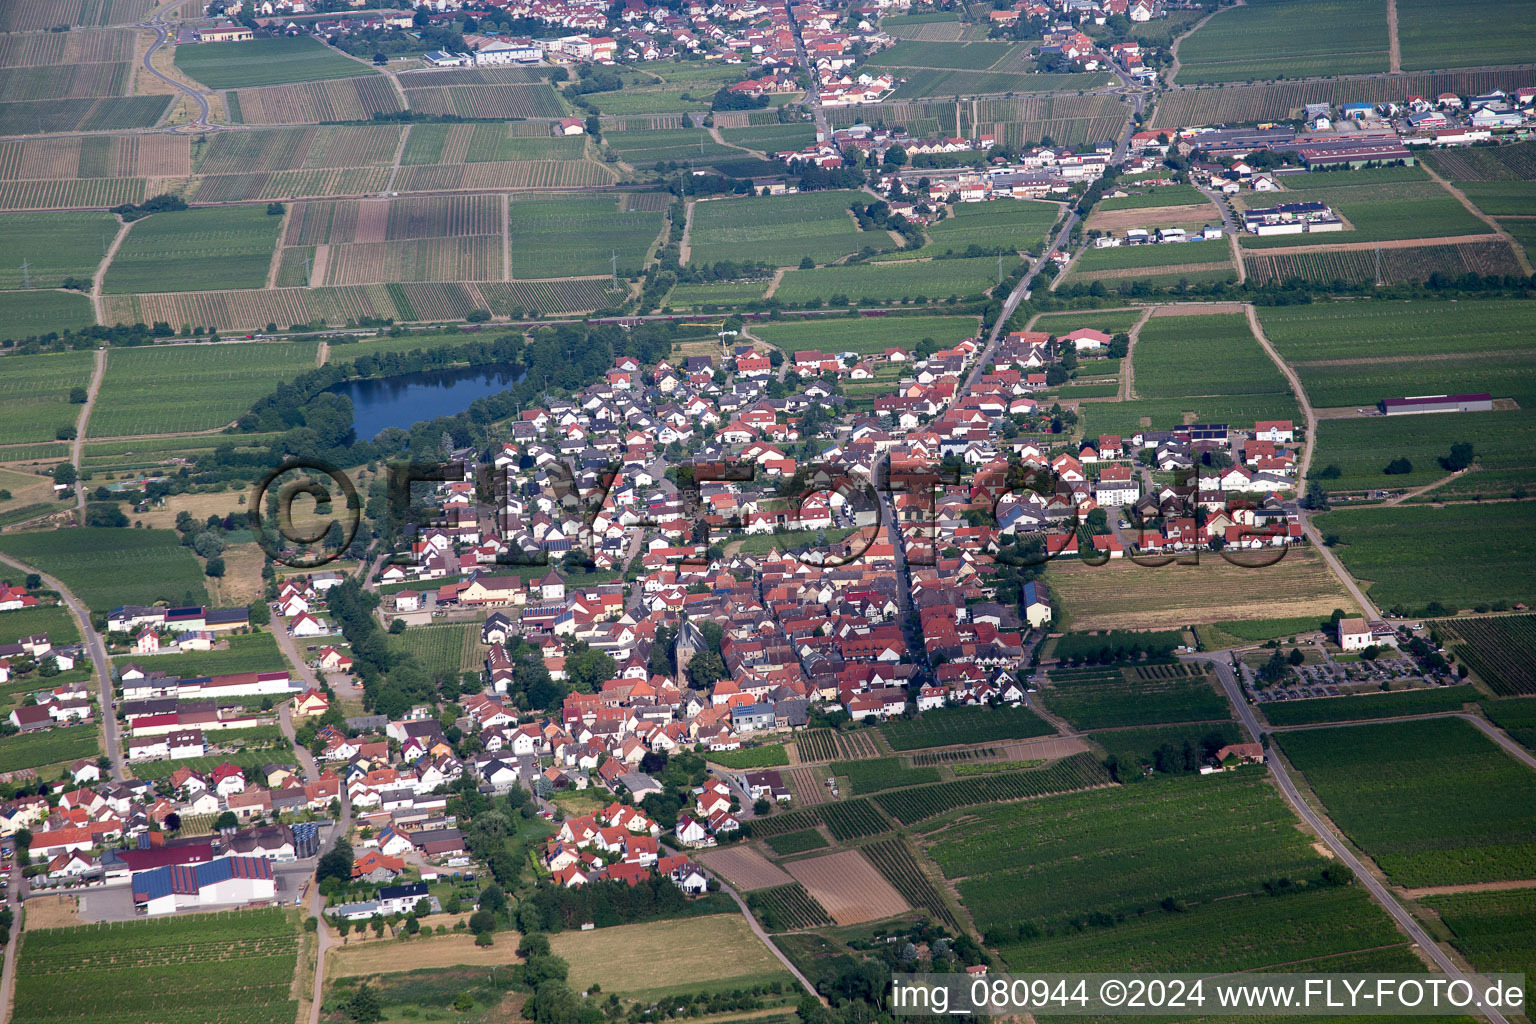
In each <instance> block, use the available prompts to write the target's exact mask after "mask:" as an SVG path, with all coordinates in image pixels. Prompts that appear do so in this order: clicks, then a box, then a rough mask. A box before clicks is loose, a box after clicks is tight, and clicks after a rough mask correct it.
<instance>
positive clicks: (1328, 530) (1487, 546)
mask: <svg viewBox="0 0 1536 1024" xmlns="http://www.w3.org/2000/svg"><path fill="white" fill-rule="evenodd" d="M1313 522H1314V523H1315V524H1316V526H1317V528H1318V530H1319V531H1321V533H1322V534H1323V536H1324V537H1328V536H1330V535H1336V536H1337V537H1338V539H1339V543H1338V545H1337V546H1336V547H1335V549H1334V550H1335V552H1336V553H1337V554H1338V556H1339V557H1340V558H1341V559H1343V561H1344V565H1345V566H1346V567H1347V568H1348V569H1349V571H1350V574H1351V575H1353V576H1354V577H1355V578H1356V579H1357V580H1360V581H1361V582H1362V583H1364V584H1366V585H1367V589H1366V593H1367V594H1369V595H1370V598H1371V601H1372V602H1374V603H1375V604H1376V605H1377V606H1378V607H1380V608H1383V609H1389V608H1411V609H1421V608H1424V607H1425V606H1426V604H1429V603H1431V602H1436V601H1438V602H1439V603H1440V604H1441V605H1442V606H1444V607H1445V608H1447V609H1456V610H1460V609H1467V608H1471V607H1473V606H1475V605H1478V604H1484V603H1488V602H1492V601H1500V600H1502V601H1508V602H1511V603H1513V602H1515V601H1524V602H1526V603H1527V604H1529V603H1532V602H1533V601H1536V587H1533V586H1532V582H1531V579H1530V577H1529V576H1528V575H1527V574H1523V573H1511V572H1509V571H1508V570H1509V566H1511V565H1525V564H1530V560H1531V559H1533V558H1536V540H1533V539H1532V538H1533V536H1536V534H1533V533H1532V527H1533V526H1536V511H1533V509H1532V506H1531V505H1530V504H1529V503H1527V502H1523V501H1522V502H1512V503H1507V504H1494V505H1455V506H1450V507H1447V508H1425V507H1421V506H1404V505H1399V506H1397V507H1395V508H1353V509H1335V510H1334V511H1332V512H1328V513H1326V514H1324V515H1321V516H1318V517H1316V518H1315V519H1314V520H1313ZM1458 537H1466V538H1474V537H1475V538H1487V537H1497V538H1499V541H1498V543H1496V544H1494V543H1484V542H1481V541H1476V542H1474V541H1470V540H1469V542H1467V543H1448V542H1447V540H1448V538H1458ZM1281 564H1282V565H1283V564H1284V563H1281ZM1265 571H1272V570H1265ZM1338 607H1341V608H1342V607H1347V606H1346V605H1342V604H1341V605H1338Z"/></svg>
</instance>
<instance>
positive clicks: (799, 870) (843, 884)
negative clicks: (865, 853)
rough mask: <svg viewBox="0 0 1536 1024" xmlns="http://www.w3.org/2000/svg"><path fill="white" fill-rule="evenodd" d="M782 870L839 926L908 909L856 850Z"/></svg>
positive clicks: (905, 902)
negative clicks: (791, 876) (786, 870)
mask: <svg viewBox="0 0 1536 1024" xmlns="http://www.w3.org/2000/svg"><path fill="white" fill-rule="evenodd" d="M786 867H787V868H788V870H789V873H790V874H791V875H793V876H794V878H795V880H796V881H797V882H799V883H800V884H801V885H803V886H805V888H806V890H807V891H808V892H809V893H810V894H811V896H812V897H813V898H814V899H815V900H816V902H817V903H820V904H821V905H822V906H823V907H825V908H826V910H827V913H829V914H831V915H832V920H834V921H836V922H837V923H838V924H840V925H843V924H858V923H860V922H862V921H878V920H880V919H882V918H886V917H892V916H894V915H896V914H901V913H904V912H906V911H908V910H910V909H912V908H911V907H910V906H909V905H908V904H907V901H906V900H904V899H902V897H901V893H899V892H897V891H896V890H895V889H894V888H892V887H891V883H889V882H887V881H886V880H885V878H884V877H883V876H882V875H881V874H880V872H879V871H878V870H876V868H875V867H874V865H872V864H871V863H870V862H869V861H867V860H865V859H864V857H862V856H861V855H860V854H859V852H858V851H857V850H844V851H843V852H841V853H833V854H828V855H827V856H825V857H811V858H809V859H807V860H797V861H792V862H790V863H789V864H788V865H786Z"/></svg>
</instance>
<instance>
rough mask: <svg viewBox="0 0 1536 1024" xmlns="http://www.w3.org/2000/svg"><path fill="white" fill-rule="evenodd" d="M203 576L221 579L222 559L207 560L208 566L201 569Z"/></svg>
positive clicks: (222, 572)
mask: <svg viewBox="0 0 1536 1024" xmlns="http://www.w3.org/2000/svg"><path fill="white" fill-rule="evenodd" d="M203 574H204V575H205V576H211V577H212V578H213V579H219V578H220V577H222V576H223V575H224V559H222V558H210V559H208V565H207V566H206V567H205V568H204V569H203Z"/></svg>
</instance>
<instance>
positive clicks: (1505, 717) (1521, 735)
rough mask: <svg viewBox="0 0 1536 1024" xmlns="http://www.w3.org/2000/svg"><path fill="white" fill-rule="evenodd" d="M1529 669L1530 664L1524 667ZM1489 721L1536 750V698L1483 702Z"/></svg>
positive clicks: (1515, 739) (1528, 748) (1528, 747)
mask: <svg viewBox="0 0 1536 1024" xmlns="http://www.w3.org/2000/svg"><path fill="white" fill-rule="evenodd" d="M1524 667H1525V668H1527V669H1528V668H1529V667H1530V666H1529V663H1526V664H1525V665H1524ZM1482 706H1483V714H1485V715H1487V716H1488V721H1490V722H1492V723H1493V724H1494V725H1496V726H1498V727H1499V728H1500V729H1503V730H1504V731H1505V732H1507V733H1509V735H1510V737H1511V738H1512V739H1513V740H1514V741H1515V742H1517V743H1519V744H1520V745H1521V746H1523V747H1525V748H1526V749H1527V750H1536V697H1511V698H1508V699H1505V700H1485V701H1483V704H1482Z"/></svg>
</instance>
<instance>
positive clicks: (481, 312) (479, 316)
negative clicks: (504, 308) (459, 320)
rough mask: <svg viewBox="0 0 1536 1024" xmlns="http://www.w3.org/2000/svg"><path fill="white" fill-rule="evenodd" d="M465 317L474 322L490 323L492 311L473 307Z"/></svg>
mask: <svg viewBox="0 0 1536 1024" xmlns="http://www.w3.org/2000/svg"><path fill="white" fill-rule="evenodd" d="M464 319H465V320H468V321H469V322H470V323H472V324H483V323H488V322H490V319H491V311H490V310H488V309H472V310H470V311H469V313H468V314H467V315H466V316H465V317H464Z"/></svg>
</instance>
